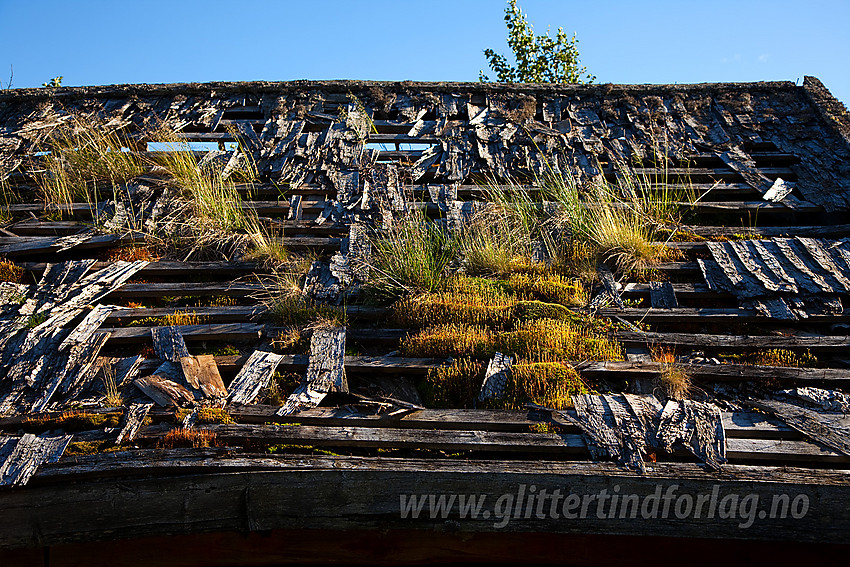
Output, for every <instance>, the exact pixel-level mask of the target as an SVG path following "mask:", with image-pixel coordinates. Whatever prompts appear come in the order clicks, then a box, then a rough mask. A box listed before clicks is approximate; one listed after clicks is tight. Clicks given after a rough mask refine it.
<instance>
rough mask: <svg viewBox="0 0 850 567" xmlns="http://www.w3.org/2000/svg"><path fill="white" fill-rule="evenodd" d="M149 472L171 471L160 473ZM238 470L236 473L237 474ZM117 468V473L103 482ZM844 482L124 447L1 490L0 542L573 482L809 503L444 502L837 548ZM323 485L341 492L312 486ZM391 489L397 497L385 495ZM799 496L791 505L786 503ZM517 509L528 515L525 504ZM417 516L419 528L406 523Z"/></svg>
mask: <svg viewBox="0 0 850 567" xmlns="http://www.w3.org/2000/svg"><path fill="white" fill-rule="evenodd" d="M204 467H210V468H209V469H208V470H210V474H208V475H197V474H195V475H194V476H193V477H192V480H191V486H192V490H190V491H187V490H186V487H187V486H188V484H187V478H186V477H185V476H181V475H180V471H184V470H186V471H188V470H194V471H197V470H198V469H200V468H204ZM150 470H158V471H171V473H170V474H160V475H157V476H155V477H154V476H152V475H151V474H150ZM87 471H88V474H89V475H91V474H92V471H102V472H100V478H94V479H91V480H88V481H82V482H79V481H78V482H74V483H72V482H68V481H67V480H65V479H77V478H80V477H81V476H82V475H85V474H87ZM234 471H240V474H229V473H232V472H234ZM116 473H120V474H121V476H122V478H120V479H111V478H109V477H110V476H111V475H115V474H116ZM847 475H848V473H847V472H846V471H825V470H801V469H793V468H787V469H786V468H782V467H749V466H734V465H732V466H728V467H727V468H726V469H725V473H724V475H723V477H722V478H718V477H717V476H716V475H711V474H707V473H706V472H705V471H704V470H702V469H701V467H699V466H696V465H692V464H681V463H676V464H667V465H664V464H661V463H658V464H657V465H655V466H654V471H653V474H652V475H649V476H641V475H638V474H636V473H633V472H630V471H624V470H622V469H619V468H617V467H616V465H614V464H611V463H582V462H568V463H558V462H546V463H540V462H539V461H491V460H487V461H468V460H461V459H456V460H449V459H406V460H403V461H401V462H400V461H399V460H397V459H380V458H358V457H323V456H305V455H299V456H286V455H284V456H271V455H267V456H248V457H244V456H231V457H227V456H226V455H225V454H224V453H222V452H215V451H211V450H206V451H203V452H200V454H199V452H196V451H186V450H183V451H180V450H173V451H147V452H145V451H128V452H122V453H119V454H116V455H109V456H108V457H107V456H92V457H80V458H77V459H75V460H73V461H69V462H67V463H58V464H51V465H47V466H45V467H43V470H42V471H41V472H39V473H38V478H39V480H41V481H42V482H40V483H39V484H38V485H33V486H31V487H28V489H27V490H25V491H15V492H11V493H9V494H8V495H6V497H5V499H4V506H5V507H6V510H7V514H5V515H4V517H3V518H0V522H2V523H1V524H0V534H2V540H0V546H2V547H6V548H8V547H24V546H27V545H30V542H31V541H32V539H31V538H32V533H33V531H32V530H33V528H34V526H39V528H40V532H39V537H40V540H39V542H40V543H41V544H42V545H51V546H58V545H59V544H61V543H69V542H74V541H80V542H82V541H92V540H98V539H103V537H104V533H105V532H104V530H107V529H108V531H109V533H133V534H136V535H137V536H138V537H143V536H151V535H155V534H163V535H166V534H167V535H170V534H173V533H174V529H173V526H172V525H163V523H162V518H163V517H180V518H181V532H183V533H187V532H195V531H217V532H225V531H237V532H239V531H244V530H245V526H246V512H245V510H246V507H247V510H248V512H247V517H248V521H249V522H250V526H251V528H252V529H253V530H271V529H276V528H279V527H286V528H289V529H291V528H294V527H298V528H302V529H303V528H313V529H317V530H321V531H320V533H323V534H327V533H328V531H327V530H331V529H360V530H363V529H366V528H368V529H375V530H380V529H389V528H393V527H395V528H398V526H399V497H398V495H399V494H404V495H408V496H409V495H411V494H412V493H415V494H416V495H419V494H423V495H425V494H435V495H440V494H456V493H460V494H482V495H485V498H486V502H487V505H486V506H485V508H487V507H489V506H491V504H493V503H495V502H496V500H497V499H498V498H499V497H500V496H501V495H503V494H513V495H514V496H517V487H519V486H520V485H525V487H526V491H525V492H526V494H527V493H528V489H527V487H529V486H531V485H532V484H534V485H535V486H536V487H538V489H540V488H542V487H563V486H568V487H569V488H570V492H571V493H575V494H580V495H581V494H588V495H598V494H600V491H601V490H602V489H603V488H605V489H607V490H608V491H610V490H611V488H610V487H611V485H612V483H613V484H616V485H618V486H619V487H620V494H635V495H636V496H637V498H638V502H642V501H644V500H645V499H646V498H647V497H649V496H650V495H652V494H653V493H654V492H655V491H656V490H657V489H659V488H660V490H661V491H662V493H666V491H667V489H668V488H669V487H670V486H671V485H673V484H675V485H676V486H677V488H678V492H677V493H676V495H677V496H679V495H681V494H687V495H688V496H689V497H690V499H691V501H693V502H697V501H698V499H699V498H700V495H704V498H705V499H706V500H707V501H710V500H711V499H713V500H714V502H715V504H713V505H712V504H710V502H706V506H709V505H710V506H712V507H713V508H716V507H717V506H718V503H719V502H720V501H721V500H722V499H723V498H724V497H726V496H727V495H731V494H738V495H741V494H754V495H755V497H754V498H757V499H758V502H759V503H762V504H763V505H764V506H766V508H767V509H768V510H769V508H770V506H771V502H773V500H774V497H775V496H776V495H778V494H783V493H784V494H790V495H800V494H802V495H803V496H804V498H805V502H806V504H807V508H808V510H809V511H810V513H808V514H805V515H803V516H802V517H800V518H798V519H794V520H793V521H792V520H791V518H790V515H789V514H786V517H784V518H780V517H778V516H776V517H774V518H771V517H766V518H764V519H762V520H759V519H758V516H757V512H758V507H753V510H754V512H756V515H755V516H754V521H753V522H752V523H751V524H750V527H749V528H748V529H746V530H742V529H741V527H740V525H741V524H742V522H744V523H745V524H744V525H747V523H748V520H747V519H746V518H743V517H741V516H739V515H738V514H736V515H735V517H734V518H719V517H717V515H716V514H715V515H714V517H712V518H708V517H707V516H708V514H707V513H703V514H701V515H700V516H699V517H698V518H697V516H696V515H686V516H685V517H684V518H682V519H678V518H677V519H676V521H675V522H673V521H660V517H659V518H654V517H651V518H650V519H648V520H643V519H641V518H640V514H639V510H638V514H637V516H636V518H630V517H629V518H625V519H624V520H622V521H618V520H616V519H614V520H612V519H609V518H608V517H607V516H608V514H602V516H603V518H602V519H600V518H597V517H596V506H595V504H594V505H593V506H591V507H590V509H589V513H588V514H586V517H585V518H584V519H583V520H582V521H580V522H577V521H576V520H575V519H568V518H567V517H561V516H558V517H557V518H550V517H546V518H545V519H543V520H536V519H535V518H534V516H533V512H534V510H532V514H531V515H530V518H528V519H525V518H524V515H523V514H520V515H521V516H523V519H522V521H519V519H517V520H516V521H513V522H510V521H509V522H507V523H505V524H504V526H503V527H502V528H495V527H494V524H495V523H496V522H495V521H494V518H493V517H489V516H488V517H487V519H486V520H485V519H484V518H483V517H477V518H472V517H470V516H466V517H464V518H461V517H459V514H458V510H459V504H458V502H456V501H455V502H454V503H453V504H452V505H451V506H450V507H449V508H450V509H449V513H448V514H447V517H448V518H451V519H452V520H453V521H456V522H458V525H459V526H460V529H461V530H463V532H464V533H468V532H476V531H487V532H491V533H498V534H503V535H504V534H506V533H508V532H512V531H519V532H524V533H525V536H526V537H527V535H528V532H529V531H530V530H534V531H545V532H549V533H558V532H563V531H567V532H572V533H582V534H588V533H607V534H611V533H620V534H631V535H635V536H647V537H648V536H658V535H661V534H665V535H675V536H678V537H691V538H720V539H737V538H741V537H747V538H754V539H758V540H764V539H768V540H789V539H790V540H795V541H815V542H821V543H822V542H824V541H836V542H838V541H843V540H844V538H846V534H845V532H844V529H843V525H844V523H845V522H846V521H850V514H848V512H847V510H848V509H850V506H848V505H847V485H848V476H847ZM317 485H322V486H333V487H335V489H334V490H333V491H315V490H314V488H315V486H317ZM715 486H716V488H715ZM95 487H96V488H95ZM311 487H312V491H313V492H317V494H313V495H311V496H310V497H309V498H308V497H307V496H306V495H305V493H308V492H310V491H311ZM411 487H415V488H414V489H411ZM95 489H96V490H107V491H109V493H110V494H114V496H113V497H112V498H110V499H109V501H106V500H105V499H103V498H91V490H95ZM411 490H412V492H411ZM246 494H248V499H247V500H246ZM390 494H392V495H394V496H393V497H392V498H390V497H389V496H388V495H390ZM712 494H715V495H716V496H712ZM299 495H300V496H299ZM341 499H342V500H344V501H345V502H346V503H347V504H346V514H344V515H340V512H339V511H340V508H339V502H340V500H341ZM792 499H793V496H792V497H791V498H789V501H790V500H792ZM514 501H515V499H514V500H512V503H514ZM246 502H247V504H246ZM36 504H38V505H36ZM798 504H799V502H798ZM672 508H673V507H672V506H671V509H672ZM787 508H790V506H788V507H787ZM305 509H306V510H310V514H308V515H305V514H304V510H305ZM517 509H518V510H520V511H522V510H521V509H522V507H519V508H517ZM605 511H607V509H605ZM797 511H798V512H799V509H797ZM491 513H492V512H491ZM69 516H71V517H74V518H75V521H74V522H73V524H72V525H71V524H69V523H68V522H63V521H62V518H67V517H69ZM615 516H616V514H615ZM495 520H496V521H498V520H499V518H495ZM410 521H411V522H413V521H414V520H413V519H412V518H410ZM445 521H446V518H442V517H440V518H438V519H434V520H429V519H428V516H427V513H426V514H424V515H423V516H422V517H420V518H419V519H418V520H416V523H417V525H418V526H420V527H421V528H422V529H425V530H428V531H433V530H435V529H437V528H438V527H439V526H441V525H444V524H445ZM499 525H502V524H501V523H500V524H499ZM411 529H413V528H411ZM389 533H390V534H392V532H389ZM505 537H506V536H505ZM51 556H52V554H51Z"/></svg>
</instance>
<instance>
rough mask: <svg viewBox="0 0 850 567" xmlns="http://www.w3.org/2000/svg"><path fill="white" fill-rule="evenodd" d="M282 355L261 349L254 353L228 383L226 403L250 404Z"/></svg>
mask: <svg viewBox="0 0 850 567" xmlns="http://www.w3.org/2000/svg"><path fill="white" fill-rule="evenodd" d="M282 360H283V356H281V355H279V354H275V353H273V352H265V351H261V350H257V351H254V353H253V354H252V355H251V356H250V357H249V358H248V360H247V361H246V362H245V365H244V366H243V367H242V369H241V370H240V371H239V374H237V375H236V378H234V379H233V382H232V383H231V384H230V389H229V392H230V393H229V394H228V396H227V401H228V403H232V404H250V403H251V402H253V401H254V399H255V398H256V397H257V395H258V394H259V393H260V390H262V389H263V388H264V387H265V386H266V385H267V384H268V382H269V380H271V378H272V376H273V375H274V371H275V370H276V369H277V367H278V365H279V364H280V363H281V361H282Z"/></svg>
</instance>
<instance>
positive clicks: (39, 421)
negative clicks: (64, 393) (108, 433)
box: [21, 411, 121, 432]
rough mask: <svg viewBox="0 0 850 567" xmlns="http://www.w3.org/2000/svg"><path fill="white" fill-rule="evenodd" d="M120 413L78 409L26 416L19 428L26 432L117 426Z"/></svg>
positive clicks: (80, 429) (82, 429)
mask: <svg viewBox="0 0 850 567" xmlns="http://www.w3.org/2000/svg"><path fill="white" fill-rule="evenodd" d="M120 424H121V413H119V412H109V413H89V412H79V411H69V412H63V413H62V414H60V415H57V416H35V417H27V418H25V419H24V420H23V421H22V422H21V429H23V430H24V431H28V432H40V431H45V430H48V429H64V430H66V431H87V430H90V429H101V428H104V427H118V426H119V425H120Z"/></svg>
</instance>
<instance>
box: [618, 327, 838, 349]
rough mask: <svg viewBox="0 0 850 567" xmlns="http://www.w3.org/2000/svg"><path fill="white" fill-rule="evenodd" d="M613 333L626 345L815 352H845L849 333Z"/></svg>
mask: <svg viewBox="0 0 850 567" xmlns="http://www.w3.org/2000/svg"><path fill="white" fill-rule="evenodd" d="M615 336H616V338H617V340H618V341H620V342H622V343H624V344H627V345H629V344H635V345H678V346H682V347H698V348H700V349H718V350H732V351H741V350H761V349H793V350H803V349H805V350H811V351H815V352H846V351H847V350H848V349H850V336H847V335H831V336H830V335H817V336H809V335H803V336H800V335H791V336H783V335H712V334H703V333H674V332H670V333H661V332H632V331H618V332H617V333H616V335H615Z"/></svg>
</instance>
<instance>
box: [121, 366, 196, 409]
mask: <svg viewBox="0 0 850 567" xmlns="http://www.w3.org/2000/svg"><path fill="white" fill-rule="evenodd" d="M133 384H135V385H136V387H137V388H138V389H139V390H141V391H142V392H143V393H144V394H145V395H146V396H148V397H149V398H150V399H152V400H153V401H155V402H156V403H157V404H159V405H161V406H162V407H170V406H183V405H187V404H191V403H194V401H195V396H193V395H192V392H190V391H189V390H187V389H186V388H184V387H183V386H181V385H180V384H178V383H177V382H175V381H173V380H169V379H168V378H164V377H162V376H159V375H157V374H152V375H151V376H143V377H142V378H136V379H135V380H133Z"/></svg>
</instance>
